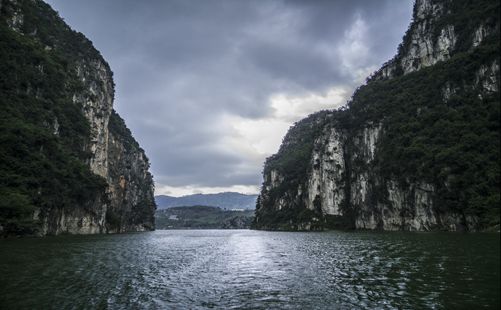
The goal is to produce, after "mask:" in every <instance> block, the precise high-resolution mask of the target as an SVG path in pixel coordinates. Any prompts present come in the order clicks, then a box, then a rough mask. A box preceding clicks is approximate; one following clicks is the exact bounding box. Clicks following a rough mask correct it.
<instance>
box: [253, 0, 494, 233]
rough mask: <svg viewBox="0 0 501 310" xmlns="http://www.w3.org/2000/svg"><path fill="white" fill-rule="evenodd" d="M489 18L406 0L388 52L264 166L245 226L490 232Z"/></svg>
mask: <svg viewBox="0 0 501 310" xmlns="http://www.w3.org/2000/svg"><path fill="white" fill-rule="evenodd" d="M499 13H500V10H499V2H498V1H466V0H455V1H449V0H417V1H416V3H415V5H414V11H413V21H412V22H411V24H410V26H409V29H408V31H407V32H406V34H405V35H404V38H403V42H402V43H401V45H400V46H399V48H398V52H397V55H396V56H395V57H394V58H393V59H392V60H390V61H389V62H387V63H385V64H384V65H383V66H382V68H381V69H380V70H378V71H377V72H375V73H374V74H373V75H371V76H370V77H368V79H367V82H366V84H365V85H362V86H361V87H359V88H358V89H357V90H356V92H355V93H354V95H353V97H352V99H351V100H350V101H349V102H348V104H347V106H346V107H344V108H342V109H340V110H336V111H322V112H319V113H316V114H313V115H310V116H309V117H308V118H306V119H304V120H302V121H300V122H298V123H296V124H295V125H294V126H293V127H291V129H290V130H289V132H288V133H287V135H286V136H285V137H284V140H283V143H282V145H281V147H280V150H279V151H278V153H277V154H275V155H273V156H271V157H270V158H268V159H267V160H266V163H265V167H264V171H263V176H264V181H263V185H262V188H261V193H260V196H259V198H258V202H257V207H256V218H255V222H254V223H253V227H254V228H257V229H270V230H321V229H326V228H351V229H378V230H414V231H428V230H450V231H457V230H463V231H464V230H467V231H475V230H484V229H489V228H490V229H492V228H496V227H497V229H498V228H499V205H500V193H499V188H500V187H499V186H500V181H499V180H500V166H499V160H500V109H499V108H500V98H499V51H500V50H499Z"/></svg>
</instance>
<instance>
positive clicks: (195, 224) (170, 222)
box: [155, 206, 254, 229]
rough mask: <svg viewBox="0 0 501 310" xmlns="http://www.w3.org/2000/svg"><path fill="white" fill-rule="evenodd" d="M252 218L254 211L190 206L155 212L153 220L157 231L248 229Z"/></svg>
mask: <svg viewBox="0 0 501 310" xmlns="http://www.w3.org/2000/svg"><path fill="white" fill-rule="evenodd" d="M253 216H254V210H245V211H229V210H222V209H221V208H218V207H207V206H190V207H172V208H169V209H163V210H157V212H156V214H155V219H156V224H157V228H158V229H246V228H247V229H248V228H249V227H250V225H251V223H252V219H253Z"/></svg>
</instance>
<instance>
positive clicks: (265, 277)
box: [0, 230, 500, 309]
mask: <svg viewBox="0 0 501 310" xmlns="http://www.w3.org/2000/svg"><path fill="white" fill-rule="evenodd" d="M499 289H500V236H499V234H457V233H374V232H323V233H288V232H262V231H249V230H173V231H156V232H150V233H137V234H124V235H101V236H60V237H48V238H43V239H7V240H0V309H11V308H12V309H31V308H36V309H50V308H51V309H95V308H101V309H106V308H107V309H119V308H127V309H165V308H167V309H170V308H172V309H186V308H188V309H205V308H216V309H240V308H242V309H249V308H252V309H352V308H355V309H374V308H381V309H482V308H484V309H498V308H499V304H500V297H499Z"/></svg>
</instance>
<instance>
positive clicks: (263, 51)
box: [48, 0, 412, 196]
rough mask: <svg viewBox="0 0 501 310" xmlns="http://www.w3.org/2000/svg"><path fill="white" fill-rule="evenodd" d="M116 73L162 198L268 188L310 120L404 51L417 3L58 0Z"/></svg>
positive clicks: (120, 101) (123, 109)
mask: <svg viewBox="0 0 501 310" xmlns="http://www.w3.org/2000/svg"><path fill="white" fill-rule="evenodd" d="M48 3H49V4H51V6H52V7H53V8H54V9H56V10H57V11H59V13H60V15H61V16H62V17H63V18H64V19H65V20H66V22H67V23H68V24H69V25H70V26H71V27H72V28H74V29H76V30H77V31H80V32H82V33H83V34H85V35H86V36H87V37H88V38H89V39H90V40H92V41H93V43H94V45H95V46H96V48H97V49H98V50H100V51H101V53H102V54H103V56H104V57H105V59H106V60H107V61H108V62H109V63H110V65H111V68H112V70H113V71H114V74H115V83H116V100H115V109H116V110H117V111H118V112H119V113H120V114H121V116H122V117H123V118H124V119H125V121H126V123H127V125H128V126H129V128H130V129H131V130H132V132H133V134H134V136H135V138H136V139H137V140H138V141H139V143H140V144H141V146H142V147H143V148H144V149H145V150H146V153H147V155H148V157H149V158H150V161H151V164H152V173H153V175H154V178H155V183H156V194H171V195H175V196H178V195H183V194H191V193H195V192H204V193H208V192H219V191H225V190H233V191H241V192H257V190H258V187H259V185H260V183H261V170H262V165H263V162H264V159H265V158H266V157H267V156H269V155H271V154H273V153H275V152H276V151H277V150H278V147H279V145H280V142H281V140H282V137H283V135H284V134H285V133H286V131H287V129H288V127H289V126H290V125H292V124H293V123H294V122H295V121H297V120H299V119H301V118H303V117H304V116H306V115H308V114H310V113H312V112H315V111H318V110H321V109H332V108H337V107H339V106H341V105H343V104H345V103H346V100H347V99H348V98H349V97H350V96H351V94H352V92H353V90H354V89H355V88H356V87H357V86H358V85H359V84H360V83H362V82H363V81H364V79H365V77H366V76H367V75H368V74H370V73H371V72H373V71H374V70H376V69H377V68H378V67H379V66H380V65H381V64H382V63H384V62H385V61H387V60H389V59H390V58H391V57H392V56H393V55H394V54H395V53H396V49H397V46H398V44H399V43H400V41H401V38H402V36H403V34H404V32H405V30H406V29H407V26H408V24H409V23H410V20H411V12H412V0H405V1H402V0H380V1H373V0H366V1H361V0H360V1H355V0H352V1H341V0H340V1H335V0H332V1H306V0H305V1H237V0H233V1H220V0H214V1H186V0H179V1H167V0H165V1H164V0H150V1H137V0H104V1H103V0H86V1H81V0H48Z"/></svg>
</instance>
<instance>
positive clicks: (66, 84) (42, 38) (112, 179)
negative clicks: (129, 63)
mask: <svg viewBox="0 0 501 310" xmlns="http://www.w3.org/2000/svg"><path fill="white" fill-rule="evenodd" d="M0 38H1V40H0V55H1V59H2V61H1V62H0V67H1V68H0V71H1V72H2V75H1V76H0V92H1V96H0V101H1V106H2V109H1V111H0V119H1V122H0V145H1V149H0V150H1V151H0V152H1V153H0V158H1V160H0V196H1V197H2V199H1V202H0V234H38V235H46V234H60V233H104V232H121V231H131V230H132V231H136V230H149V229H153V228H154V210H155V204H154V199H153V181H152V177H151V175H150V174H149V172H148V168H149V163H148V159H147V158H146V156H145V154H144V151H143V150H142V149H141V148H140V147H139V145H138V144H137V142H136V141H135V140H134V138H133V137H132V136H131V133H130V131H129V130H128V129H127V127H126V126H125V124H124V122H123V120H122V119H121V118H120V117H119V116H118V114H116V113H115V112H114V111H113V99H114V83H113V78H112V75H113V74H112V72H111V70H110V68H109V66H108V64H107V63H106V61H105V60H104V59H103V58H102V56H101V55H100V53H99V52H98V51H97V50H96V49H95V48H94V47H93V46H92V43H91V42H90V41H89V40H88V39H86V38H85V37H84V36H83V35H82V34H81V33H78V32H75V31H73V30H71V29H70V28H69V27H68V25H66V24H65V23H64V21H63V20H62V19H61V18H60V17H59V16H58V15H57V13H56V12H55V11H53V10H52V9H51V8H50V6H48V5H47V4H45V3H44V2H42V1H40V0H34V1H31V0H2V1H0Z"/></svg>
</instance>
